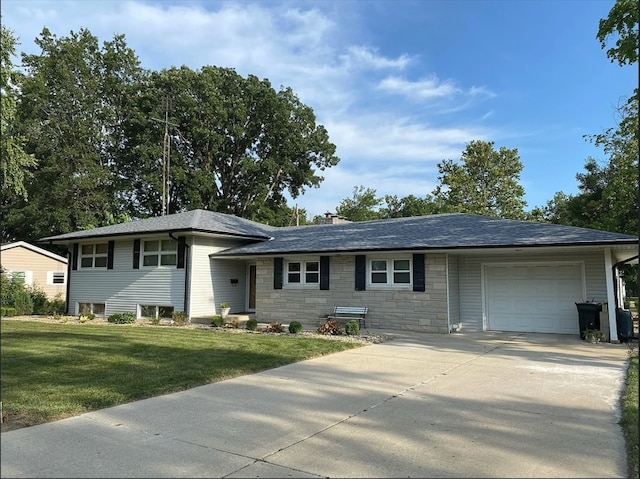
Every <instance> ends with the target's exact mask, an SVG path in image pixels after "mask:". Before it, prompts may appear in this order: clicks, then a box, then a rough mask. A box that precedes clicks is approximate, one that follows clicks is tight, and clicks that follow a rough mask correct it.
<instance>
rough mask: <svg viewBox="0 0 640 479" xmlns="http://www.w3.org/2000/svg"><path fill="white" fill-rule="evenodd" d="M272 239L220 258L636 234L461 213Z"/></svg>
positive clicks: (292, 230) (608, 239)
mask: <svg viewBox="0 0 640 479" xmlns="http://www.w3.org/2000/svg"><path fill="white" fill-rule="evenodd" d="M273 236H274V238H273V239H272V240H270V241H266V242H260V243H253V244H249V245H246V246H240V247H236V248H232V249H229V250H226V251H222V252H220V253H218V254H217V255H216V256H230V255H262V254H264V255H268V254H283V253H310V252H341V251H343V252H347V251H375V250H380V251H385V250H410V249H458V248H492V247H496V248H497V247H513V246H567V245H595V244H597V245H603V244H611V245H614V244H633V243H634V242H636V243H637V241H638V238H637V237H634V236H629V235H624V234H618V233H609V232H605V231H598V230H593V229H586V228H577V227H573V226H563V225H555V224H548V223H532V222H526V221H515V220H506V219H500V218H490V217H486V216H479V215H469V214H462V213H453V214H442V215H431V216H418V217H412V218H395V219H387V220H377V221H365V222H357V223H343V224H333V225H314V226H303V227H288V228H278V229H277V230H276V231H274V232H273Z"/></svg>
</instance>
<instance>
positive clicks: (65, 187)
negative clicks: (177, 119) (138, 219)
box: [3, 28, 141, 240]
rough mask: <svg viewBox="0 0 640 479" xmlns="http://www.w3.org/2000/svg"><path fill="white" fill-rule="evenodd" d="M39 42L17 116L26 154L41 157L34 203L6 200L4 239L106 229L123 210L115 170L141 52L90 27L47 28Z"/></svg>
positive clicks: (32, 188) (28, 63)
mask: <svg viewBox="0 0 640 479" xmlns="http://www.w3.org/2000/svg"><path fill="white" fill-rule="evenodd" d="M35 43H36V44H37V45H38V46H39V47H40V49H41V52H40V53H39V54H33V55H23V56H22V64H23V66H24V68H25V69H26V74H25V76H24V79H23V81H22V83H21V91H20V97H21V101H20V102H19V105H18V109H17V115H16V117H17V120H18V124H19V126H20V132H21V134H22V135H24V137H25V138H26V143H25V151H26V152H27V153H29V154H32V155H35V156H36V157H37V158H39V159H40V162H39V166H38V168H37V170H36V171H35V172H34V176H33V178H32V179H31V181H29V183H28V185H26V189H27V191H28V194H29V197H28V201H27V200H23V201H18V202H15V203H14V204H12V205H3V209H4V220H5V221H3V239H7V238H9V237H19V238H20V239H24V240H35V239H37V238H39V237H41V236H43V235H45V234H57V233H65V232H69V231H75V230H79V229H84V228H87V227H90V226H102V225H104V224H108V223H109V221H111V220H112V219H113V218H118V217H120V214H121V213H122V211H121V208H120V205H119V204H118V203H117V198H118V194H117V191H116V189H115V182H114V176H115V175H116V174H117V171H115V170H114V169H113V167H114V165H115V159H116V158H117V156H118V154H119V153H120V152H121V150H122V147H123V136H122V129H121V125H122V123H123V115H126V113H127V112H126V110H125V109H124V108H123V105H124V104H125V102H126V101H127V97H128V90H127V85H130V84H132V83H134V82H135V81H137V78H138V76H139V74H140V72H141V69H140V67H139V62H138V59H137V57H136V56H135V54H134V53H133V51H132V50H131V49H129V48H128V47H127V46H126V44H125V40H124V36H115V37H114V39H113V40H112V41H110V42H104V44H103V45H102V47H100V45H99V44H98V40H97V38H96V37H94V36H93V35H92V34H91V33H90V32H89V31H88V30H86V29H82V30H80V32H78V33H74V32H71V33H70V35H69V36H68V37H62V38H57V37H56V36H55V35H52V34H51V33H50V32H49V30H47V29H46V28H44V29H43V30H42V33H41V34H40V36H39V37H38V38H36V40H35ZM7 206H9V207H7Z"/></svg>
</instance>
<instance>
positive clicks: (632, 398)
mask: <svg viewBox="0 0 640 479" xmlns="http://www.w3.org/2000/svg"><path fill="white" fill-rule="evenodd" d="M630 359H631V361H630V363H629V369H628V370H627V380H626V386H625V391H624V394H623V396H622V417H621V418H620V425H621V426H622V429H623V431H624V436H625V440H626V444H627V462H628V469H629V477H630V478H636V477H640V437H639V436H640V430H639V429H640V420H639V418H638V345H637V344H636V345H635V350H631V351H630Z"/></svg>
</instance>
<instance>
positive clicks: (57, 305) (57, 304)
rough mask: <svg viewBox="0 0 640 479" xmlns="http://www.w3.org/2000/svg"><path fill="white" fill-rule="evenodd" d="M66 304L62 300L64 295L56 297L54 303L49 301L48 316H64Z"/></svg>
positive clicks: (59, 294)
mask: <svg viewBox="0 0 640 479" xmlns="http://www.w3.org/2000/svg"><path fill="white" fill-rule="evenodd" d="M65 306H66V303H65V301H64V299H62V294H61V293H58V294H56V295H55V297H54V298H53V300H52V301H47V310H46V313H47V314H64V310H65Z"/></svg>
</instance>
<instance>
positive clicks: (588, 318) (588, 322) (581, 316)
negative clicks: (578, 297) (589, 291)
mask: <svg viewBox="0 0 640 479" xmlns="http://www.w3.org/2000/svg"><path fill="white" fill-rule="evenodd" d="M576 308H578V325H579V327H580V339H584V332H585V331H586V330H587V329H598V330H599V329H600V311H602V303H576Z"/></svg>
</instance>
